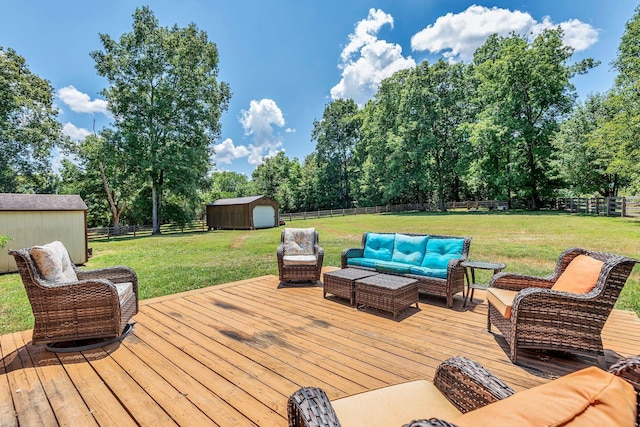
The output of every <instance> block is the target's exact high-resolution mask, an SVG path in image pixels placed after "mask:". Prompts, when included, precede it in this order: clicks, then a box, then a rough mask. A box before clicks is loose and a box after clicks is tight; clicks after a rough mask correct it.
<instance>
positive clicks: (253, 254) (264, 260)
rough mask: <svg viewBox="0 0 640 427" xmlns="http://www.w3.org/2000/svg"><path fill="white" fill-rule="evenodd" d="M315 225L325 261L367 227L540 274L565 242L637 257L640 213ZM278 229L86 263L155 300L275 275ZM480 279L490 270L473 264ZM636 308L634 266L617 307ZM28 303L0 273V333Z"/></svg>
mask: <svg viewBox="0 0 640 427" xmlns="http://www.w3.org/2000/svg"><path fill="white" fill-rule="evenodd" d="M288 226H291V227H315V228H317V229H318V232H319V234H320V243H321V245H322V246H323V248H324V250H325V261H324V264H325V265H333V266H339V265H340V255H341V253H342V251H343V250H344V249H345V248H351V247H358V246H360V240H361V237H362V233H363V232H364V231H368V230H370V231H397V232H415V233H427V234H429V233H430V234H447V235H454V236H464V235H468V236H471V237H472V238H473V240H472V243H471V250H470V258H471V259H475V260H482V261H497V262H503V263H505V264H506V265H507V268H506V271H514V272H519V273H524V274H532V275H537V276H546V275H548V274H550V273H551V272H552V271H553V269H554V267H555V264H556V261H557V259H558V256H559V255H560V253H561V252H562V251H563V250H565V249H567V248H569V247H583V248H586V249H591V250H597V251H604V252H613V253H618V254H621V255H625V256H628V257H631V258H635V259H640V221H638V220H633V219H621V218H608V217H597V216H587V215H576V214H565V213H556V212H536V213H529V212H517V211H510V212H488V213H484V212H482V213H474V212H466V211H463V212H451V213H447V214H435V213H403V214H380V215H359V216H345V217H335V218H322V219H309V220H304V221H294V222H292V223H290V224H288ZM280 231H281V228H273V229H265V230H257V231H210V232H193V233H185V234H172V235H164V236H150V237H138V238H122V239H115V240H114V239H112V240H110V241H106V240H105V241H93V242H91V244H90V246H91V247H92V248H93V254H94V256H93V257H92V258H91V259H90V260H89V262H88V263H87V265H86V268H99V267H107V266H113V265H119V264H124V265H129V266H131V267H132V268H133V269H135V271H136V272H137V274H138V280H139V282H140V298H141V299H146V298H152V297H156V296H161V295H167V294H173V293H176V292H182V291H186V290H190V289H197V288H201V287H205V286H211V285H217V284H221V283H227V282H232V281H236V280H241V279H246V278H250V277H257V276H262V275H266V274H275V275H277V274H278V268H277V263H276V257H275V251H276V247H277V245H278V243H279V241H280ZM477 273H478V276H479V279H480V280H488V278H489V276H488V274H489V273H488V272H483V271H478V272H477ZM616 307H617V308H620V309H625V310H633V311H635V313H636V314H640V267H636V268H635V269H634V271H633V273H632V275H631V277H630V279H629V280H628V281H627V284H626V286H625V288H624V290H623V291H622V294H621V295H620V298H619V300H618V304H617V306H616ZM32 326H33V317H32V315H31V307H30V306H29V302H28V300H27V296H26V293H25V291H24V288H23V286H22V282H21V280H20V277H19V275H18V274H6V275H0V334H5V333H9V332H14V331H20V330H25V329H30V328H31V327H32Z"/></svg>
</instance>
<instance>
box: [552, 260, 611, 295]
mask: <svg viewBox="0 0 640 427" xmlns="http://www.w3.org/2000/svg"><path fill="white" fill-rule="evenodd" d="M603 264H604V263H603V262H602V261H600V260H597V259H595V258H591V257H590V256H587V255H578V256H577V257H575V258H574V259H573V260H572V261H571V262H570V263H569V265H568V266H567V268H566V269H565V270H564V272H563V273H562V274H561V275H560V277H558V280H556V283H555V284H554V285H553V286H552V287H551V289H553V290H554V291H564V292H571V293H573V294H586V293H587V292H590V291H591V290H592V289H593V288H595V286H596V283H597V282H598V276H599V275H600V270H602V265H603Z"/></svg>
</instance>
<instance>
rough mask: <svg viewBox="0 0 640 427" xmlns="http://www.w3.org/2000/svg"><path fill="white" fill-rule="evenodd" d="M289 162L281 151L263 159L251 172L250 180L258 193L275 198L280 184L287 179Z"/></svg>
mask: <svg viewBox="0 0 640 427" xmlns="http://www.w3.org/2000/svg"><path fill="white" fill-rule="evenodd" d="M290 162H291V160H289V158H288V157H287V156H285V154H284V152H283V151H280V152H278V154H276V155H275V156H273V157H268V158H266V159H264V161H263V162H262V163H261V164H260V165H258V167H257V168H255V169H254V171H253V173H252V174H251V180H252V182H253V185H254V186H255V188H256V190H257V191H258V193H260V194H261V195H263V196H266V197H269V198H271V199H274V200H277V199H278V191H279V190H280V186H281V185H283V184H284V183H285V182H286V181H287V180H288V179H289V168H290Z"/></svg>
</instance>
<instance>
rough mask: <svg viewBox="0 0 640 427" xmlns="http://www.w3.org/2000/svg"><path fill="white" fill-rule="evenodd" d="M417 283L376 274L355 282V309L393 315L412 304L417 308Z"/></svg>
mask: <svg viewBox="0 0 640 427" xmlns="http://www.w3.org/2000/svg"><path fill="white" fill-rule="evenodd" d="M418 301H419V296H418V281H417V280H414V279H409V278H406V277H401V276H393V275H390V274H376V275H375V276H369V277H365V278H362V279H358V280H356V308H359V307H360V306H369V307H373V308H377V309H380V310H384V311H390V312H392V313H393V319H394V320H395V319H396V317H397V315H398V312H399V311H400V310H402V309H404V308H407V307H410V306H411V305H412V304H415V305H416V308H419V307H418Z"/></svg>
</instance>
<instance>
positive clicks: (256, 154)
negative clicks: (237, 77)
mask: <svg viewBox="0 0 640 427" xmlns="http://www.w3.org/2000/svg"><path fill="white" fill-rule="evenodd" d="M241 114H242V116H241V117H240V124H242V127H243V129H244V133H245V135H251V136H252V137H253V141H254V144H249V151H250V152H249V158H248V162H249V163H250V164H252V165H259V164H260V163H262V162H263V160H264V159H265V158H267V157H272V156H275V155H276V154H277V153H278V152H279V151H282V141H281V139H280V138H279V136H277V135H275V134H274V132H273V126H278V127H284V125H285V120H284V116H283V114H282V111H281V110H280V108H279V107H278V105H277V104H276V102H275V101H273V100H272V99H261V100H260V101H256V100H252V101H251V102H250V103H249V110H242V112H241Z"/></svg>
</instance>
